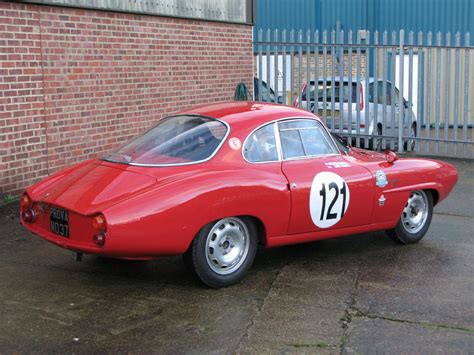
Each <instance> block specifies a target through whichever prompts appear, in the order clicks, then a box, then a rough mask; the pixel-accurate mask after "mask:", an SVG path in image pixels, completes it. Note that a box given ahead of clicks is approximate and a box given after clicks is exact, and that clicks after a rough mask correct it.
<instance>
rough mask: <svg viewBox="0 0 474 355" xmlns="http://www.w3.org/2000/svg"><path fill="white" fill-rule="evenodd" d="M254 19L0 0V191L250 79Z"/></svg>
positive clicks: (13, 190) (225, 94) (226, 94)
mask: <svg viewBox="0 0 474 355" xmlns="http://www.w3.org/2000/svg"><path fill="white" fill-rule="evenodd" d="M252 60H253V59H252V27H251V26H247V25H237V24H226V23H217V22H209V21H198V20H185V19H176V18H165V17H157V16H146V15H134V14H126V13H114V12H106V11H96V10H82V9H75V8H63V7H54V6H44V5H31V4H16V3H9V2H3V3H0V197H1V196H2V195H3V196H5V195H16V194H18V193H20V191H21V190H22V189H23V188H25V187H27V186H29V185H31V184H32V183H34V182H36V181H38V180H39V179H41V178H43V177H45V176H47V175H48V174H51V173H52V172H55V171H57V170H59V169H61V168H63V167H65V166H69V165H71V164H74V163H77V162H80V161H82V160H84V159H88V158H91V157H96V156H98V155H100V154H102V153H104V152H106V151H109V150H111V149H114V148H115V147H117V146H118V145H120V144H121V143H123V142H124V141H126V140H127V139H129V138H130V137H132V136H134V135H136V134H137V133H139V132H141V131H143V130H144V129H146V128H148V127H150V126H151V125H152V124H153V123H155V122H156V121H157V120H159V119H160V118H161V117H163V116H164V115H169V114H171V113H174V112H176V111H178V110H181V109H185V108H189V107H190V106H193V105H196V104H201V103H205V102H211V101H221V100H229V99H231V98H232V97H233V93H234V89H235V86H236V85H237V84H238V83H239V82H240V81H241V80H244V82H245V83H246V84H247V86H248V87H249V88H252V85H251V83H252V75H253V66H252V64H253V63H252Z"/></svg>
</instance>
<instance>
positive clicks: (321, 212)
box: [278, 119, 374, 234]
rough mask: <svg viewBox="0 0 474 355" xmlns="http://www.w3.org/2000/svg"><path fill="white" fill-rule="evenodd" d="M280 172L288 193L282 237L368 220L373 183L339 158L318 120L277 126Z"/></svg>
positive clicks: (359, 168) (361, 169)
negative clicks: (286, 221)
mask: <svg viewBox="0 0 474 355" xmlns="http://www.w3.org/2000/svg"><path fill="white" fill-rule="evenodd" d="M278 129H279V136H280V143H281V150H282V158H283V161H282V172H283V174H284V175H285V176H286V178H287V179H288V182H289V187H290V191H291V215H290V222H289V226H288V234H298V233H306V232H316V231H321V230H325V229H328V228H331V229H333V228H346V227H352V226H356V225H365V224H369V223H370V222H371V216H372V208H373V200H374V198H373V196H374V181H373V177H372V175H371V174H370V172H369V171H368V170H367V169H366V168H364V167H362V166H360V165H357V164H354V163H352V162H351V161H350V160H347V159H345V158H344V157H343V156H342V154H341V153H340V151H339V150H338V149H337V147H336V145H335V143H334V141H333V140H332V138H331V137H330V135H329V133H328V132H327V130H326V129H325V128H324V126H323V125H322V124H321V122H319V121H317V120H314V119H291V120H284V121H280V122H279V123H278Z"/></svg>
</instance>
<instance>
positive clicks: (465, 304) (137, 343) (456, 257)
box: [0, 160, 474, 354]
mask: <svg viewBox="0 0 474 355" xmlns="http://www.w3.org/2000/svg"><path fill="white" fill-rule="evenodd" d="M451 162H452V163H454V164H455V165H456V166H457V167H458V169H459V172H460V180H459V183H458V185H457V187H456V188H455V190H454V191H453V193H452V194H451V195H450V197H449V198H448V199H447V200H446V201H444V202H442V203H441V204H440V205H439V206H437V207H436V208H435V215H434V217H433V221H432V225H431V228H430V229H429V232H428V234H427V235H426V237H425V238H424V239H423V240H422V241H421V242H420V243H418V244H417V245H410V246H399V245H395V244H393V242H391V241H390V240H389V239H388V238H386V237H385V235H384V233H383V232H377V233H369V234H364V235H358V236H351V237H346V238H341V239H335V240H326V241H321V242H316V243H312V244H305V245H297V246H291V247H284V248H279V249H273V250H265V251H262V252H261V253H259V255H258V256H257V260H256V262H255V264H254V266H253V268H252V269H251V271H250V274H249V275H248V277H247V278H245V279H244V280H243V281H242V282H241V283H240V284H238V285H235V286H233V287H229V288H226V289H221V290H212V289H209V288H206V287H204V286H202V285H201V284H200V283H199V282H198V281H197V280H195V279H194V278H193V277H192V276H191V275H190V274H189V273H188V272H187V271H186V270H185V268H184V266H183V264H182V262H181V258H179V257H177V258H167V259H163V260H158V261H150V262H138V261H119V260H110V259H101V258H98V257H94V256H84V260H83V262H82V263H78V262H74V261H73V260H72V259H71V254H70V253H69V252H67V251H65V250H62V249H60V248H57V247H55V246H53V245H51V244H49V243H47V242H44V241H42V240H40V239H39V238H37V237H35V236H33V235H31V234H30V233H29V232H27V231H26V230H25V229H23V228H22V227H21V226H20V225H19V224H18V217H17V206H16V205H9V206H7V207H4V208H2V209H0V221H1V223H0V319H1V321H0V353H11V352H20V353H24V352H46V353H51V352H61V353H73V352H74V353H86V352H87V353H88V352H103V351H108V352H116V351H130V352H138V351H147V352H148V351H156V352H159V353H209V352H213V353H234V352H237V353H281V352H298V353H300V352H301V353H352V352H354V353H361V354H366V353H425V354H432V353H435V352H441V353H474V257H473V255H474V208H473V206H474V162H473V161H460V160H454V161H451Z"/></svg>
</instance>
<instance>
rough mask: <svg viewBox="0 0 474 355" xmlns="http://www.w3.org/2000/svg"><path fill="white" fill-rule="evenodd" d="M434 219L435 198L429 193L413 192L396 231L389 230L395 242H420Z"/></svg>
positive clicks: (389, 234)
mask: <svg viewBox="0 0 474 355" xmlns="http://www.w3.org/2000/svg"><path fill="white" fill-rule="evenodd" d="M432 217H433V197H432V195H431V193H430V192H429V191H424V190H417V191H413V192H412V193H411V194H410V197H409V198H408V201H407V203H406V205H405V208H404V209H403V212H402V215H401V216H400V219H399V221H398V223H397V225H396V226H395V228H394V229H390V230H387V231H386V232H387V234H388V236H389V237H390V239H392V240H393V241H395V242H397V243H400V244H411V243H416V242H418V241H420V240H421V239H422V238H423V237H424V236H425V234H426V232H427V231H428V228H429V226H430V223H431V218H432Z"/></svg>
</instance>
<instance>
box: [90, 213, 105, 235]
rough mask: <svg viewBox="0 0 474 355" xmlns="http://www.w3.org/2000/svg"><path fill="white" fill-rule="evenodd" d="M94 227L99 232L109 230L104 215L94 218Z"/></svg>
mask: <svg viewBox="0 0 474 355" xmlns="http://www.w3.org/2000/svg"><path fill="white" fill-rule="evenodd" d="M92 227H93V228H94V229H96V230H98V231H103V230H105V229H106V228H107V222H106V221H105V217H104V215H102V214H98V215H97V216H94V217H93V218H92Z"/></svg>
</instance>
